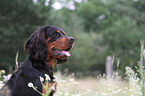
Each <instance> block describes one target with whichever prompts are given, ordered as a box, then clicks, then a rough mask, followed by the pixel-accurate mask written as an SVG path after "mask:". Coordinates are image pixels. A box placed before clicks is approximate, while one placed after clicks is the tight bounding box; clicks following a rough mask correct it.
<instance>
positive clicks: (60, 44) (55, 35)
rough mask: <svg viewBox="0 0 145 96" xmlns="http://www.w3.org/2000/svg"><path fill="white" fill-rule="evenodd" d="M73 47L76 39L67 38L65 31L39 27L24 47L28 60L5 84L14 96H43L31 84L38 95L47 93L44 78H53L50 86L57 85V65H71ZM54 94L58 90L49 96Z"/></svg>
mask: <svg viewBox="0 0 145 96" xmlns="http://www.w3.org/2000/svg"><path fill="white" fill-rule="evenodd" d="M73 43H74V38H73V37H66V36H65V32H64V31H63V30H62V29H61V28H58V27H54V26H50V25H47V26H42V27H39V28H38V29H37V30H36V31H35V32H34V33H32V34H31V36H30V37H29V39H28V41H27V42H26V43H25V44H24V48H25V50H26V52H27V53H28V56H27V57H26V59H25V61H24V62H22V63H21V65H20V66H19V68H18V70H17V71H16V72H15V73H14V74H13V75H12V76H11V78H10V79H9V80H8V82H7V83H6V84H5V86H8V88H9V89H10V96H41V94H39V93H38V92H36V91H34V90H33V89H32V88H30V87H28V83H29V82H32V83H33V84H34V86H35V87H36V88H37V90H38V91H40V92H41V93H42V92H44V91H45V90H43V88H42V87H43V86H42V85H41V82H40V78H39V77H40V76H41V77H43V78H45V76H44V74H48V75H49V77H50V79H51V80H49V81H48V82H49V83H53V84H56V83H54V80H53V79H54V76H53V72H54V63H55V61H57V63H65V62H66V61H67V58H68V56H70V54H69V52H68V51H69V50H70V49H71V48H72V46H73ZM5 86H4V87H5ZM54 93H55V90H52V91H51V92H50V94H49V96H53V94H54Z"/></svg>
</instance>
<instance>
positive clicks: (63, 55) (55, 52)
mask: <svg viewBox="0 0 145 96" xmlns="http://www.w3.org/2000/svg"><path fill="white" fill-rule="evenodd" d="M71 48H72V46H71V47H69V48H67V49H64V50H59V49H56V48H53V49H52V54H53V55H54V56H59V57H61V58H66V57H68V56H70V53H69V50H70V49H71Z"/></svg>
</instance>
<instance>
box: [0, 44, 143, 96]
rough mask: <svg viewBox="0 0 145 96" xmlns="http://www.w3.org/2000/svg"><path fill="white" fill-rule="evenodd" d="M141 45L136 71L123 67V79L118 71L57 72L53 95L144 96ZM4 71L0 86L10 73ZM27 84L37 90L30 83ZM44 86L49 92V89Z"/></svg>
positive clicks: (0, 75) (0, 76)
mask: <svg viewBox="0 0 145 96" xmlns="http://www.w3.org/2000/svg"><path fill="white" fill-rule="evenodd" d="M141 45H142V46H141V59H140V61H139V62H138V66H135V67H136V70H137V72H138V73H135V71H133V70H132V69H131V68H130V67H128V66H127V67H126V68H125V69H126V77H125V79H122V77H121V76H120V75H119V74H118V72H114V73H113V76H112V77H108V76H106V75H105V74H103V75H99V76H96V77H94V78H87V79H86V78H85V79H75V77H74V75H69V76H67V77H66V76H63V75H61V73H60V72H57V73H55V76H56V81H57V83H58V87H57V92H56V94H55V96H145V69H144V66H143V65H144V64H143V62H144V60H145V50H144V42H141ZM4 73H5V71H4V70H1V71H0V88H1V87H2V86H3V85H4V83H5V82H6V81H7V80H8V79H9V78H10V74H9V75H7V76H6V75H5V74H4ZM46 78H47V76H46ZM40 81H41V82H42V81H43V78H41V77H40ZM28 85H29V87H32V88H33V89H34V90H35V91H37V88H36V87H35V86H33V84H32V83H30V84H28ZM42 85H43V84H42ZM44 87H45V88H46V89H47V91H48V93H49V92H50V90H51V89H48V86H44ZM40 94H42V95H43V96H47V95H45V94H43V93H40Z"/></svg>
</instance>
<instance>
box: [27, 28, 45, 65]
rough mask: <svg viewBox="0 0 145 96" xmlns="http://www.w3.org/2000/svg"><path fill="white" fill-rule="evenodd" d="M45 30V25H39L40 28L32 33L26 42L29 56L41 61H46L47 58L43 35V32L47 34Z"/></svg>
mask: <svg viewBox="0 0 145 96" xmlns="http://www.w3.org/2000/svg"><path fill="white" fill-rule="evenodd" d="M44 32H45V27H39V28H38V30H36V31H35V32H34V33H33V34H31V36H30V37H29V39H28V40H27V42H26V43H25V44H24V48H25V50H26V52H27V53H28V55H29V58H30V59H32V60H33V61H36V62H39V63H45V61H46V58H47V48H46V43H45V40H44V37H43V34H45V33H44ZM39 65H40V64H39ZM37 66H38V65H37ZM40 66H41V65H40Z"/></svg>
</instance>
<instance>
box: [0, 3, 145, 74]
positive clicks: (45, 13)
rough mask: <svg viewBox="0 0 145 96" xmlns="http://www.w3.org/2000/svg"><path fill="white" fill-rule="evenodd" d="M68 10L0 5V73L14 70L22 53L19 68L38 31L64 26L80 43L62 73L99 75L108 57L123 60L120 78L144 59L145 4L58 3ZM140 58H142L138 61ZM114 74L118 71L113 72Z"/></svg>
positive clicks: (34, 5)
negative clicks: (30, 39)
mask: <svg viewBox="0 0 145 96" xmlns="http://www.w3.org/2000/svg"><path fill="white" fill-rule="evenodd" d="M57 1H59V2H61V3H62V5H67V4H68V3H69V2H73V3H74V6H75V9H74V10H71V9H69V8H68V6H67V7H66V6H64V7H63V8H62V9H59V10H55V9H54V8H53V7H52V5H53V4H54V3H55V2H56V1H54V0H49V5H48V6H45V2H46V0H37V2H35V3H34V2H33V0H13V1H9V0H1V1H0V21H1V22H0V26H1V27H0V44H1V45H0V53H1V54H0V60H1V62H0V69H6V70H8V67H9V66H13V68H14V66H15V63H14V60H15V59H14V57H15V54H16V52H17V51H19V53H20V55H19V58H18V60H19V63H20V62H21V61H23V60H24V59H25V54H24V52H23V44H24V43H25V42H26V40H27V38H28V37H29V36H30V34H31V33H32V32H34V31H35V29H36V26H43V25H54V26H58V27H61V28H62V29H63V30H64V31H65V32H66V33H67V36H72V37H74V38H75V44H74V48H73V49H72V50H71V51H70V53H71V57H70V58H69V60H68V63H67V64H65V65H63V66H62V70H64V69H65V68H68V69H69V71H75V72H76V73H79V72H83V74H89V73H92V71H95V75H96V74H97V73H98V72H99V73H103V72H104V71H105V60H106V56H108V55H111V56H112V55H114V57H115V62H116V59H117V60H118V59H120V61H121V62H120V69H119V70H120V73H122V75H123V74H124V69H125V66H126V65H128V66H131V67H133V66H134V65H136V62H137V61H138V60H139V53H140V48H139V44H140V40H144V39H145V35H144V34H145V30H144V25H145V19H144V18H145V11H144V9H145V2H144V1H141V0H128V1H125V0H82V2H81V3H78V2H77V1H75V0H66V1H62V0H57ZM137 57H138V58H137ZM114 69H115V67H114Z"/></svg>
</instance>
